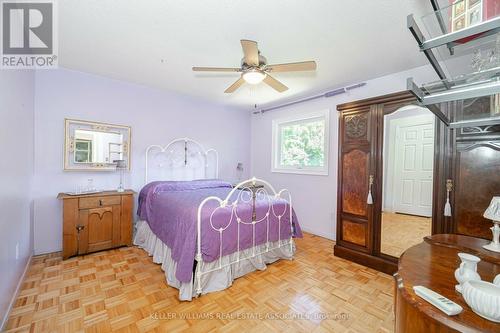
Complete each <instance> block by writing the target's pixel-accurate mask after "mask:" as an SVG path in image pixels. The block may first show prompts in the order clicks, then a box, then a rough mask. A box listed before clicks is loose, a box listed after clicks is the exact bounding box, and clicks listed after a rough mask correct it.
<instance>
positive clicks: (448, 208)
mask: <svg viewBox="0 0 500 333" xmlns="http://www.w3.org/2000/svg"><path fill="white" fill-rule="evenodd" d="M452 190H453V180H451V179H446V203H445V204H444V216H451V204H450V192H451V191H452Z"/></svg>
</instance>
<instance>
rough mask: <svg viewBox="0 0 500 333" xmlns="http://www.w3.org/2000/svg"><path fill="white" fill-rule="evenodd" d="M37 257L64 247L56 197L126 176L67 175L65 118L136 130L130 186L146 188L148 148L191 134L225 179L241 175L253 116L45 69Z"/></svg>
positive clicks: (39, 88) (38, 121)
mask: <svg viewBox="0 0 500 333" xmlns="http://www.w3.org/2000/svg"><path fill="white" fill-rule="evenodd" d="M35 85H36V93H35V105H36V109H35V186H34V192H33V195H34V209H35V253H36V254H40V253H47V252H53V251H59V250H61V248H62V245H61V240H62V222H61V219H62V217H61V216H62V204H61V203H60V202H59V201H58V200H57V199H56V196H57V193H58V192H62V191H72V190H74V188H75V186H76V185H78V184H81V185H85V184H86V183H87V179H88V178H93V179H94V184H95V185H96V186H97V187H100V188H104V189H114V188H116V187H117V185H118V181H119V176H118V174H116V173H106V172H64V171H63V143H64V118H74V119H83V120H93V121H100V122H108V123H113V124H122V125H129V126H131V127H132V150H131V153H132V154H131V160H132V163H131V172H130V173H129V174H127V175H126V180H125V185H126V187H129V188H132V189H134V190H136V191H137V190H139V189H140V188H141V186H142V183H143V178H144V152H145V149H146V147H147V146H148V145H151V144H167V143H168V142H169V141H171V140H172V139H175V138H178V137H190V138H193V139H195V140H198V141H199V142H201V143H202V144H203V145H204V146H205V147H206V148H215V149H217V150H218V151H219V155H220V169H219V170H220V176H221V178H227V179H229V180H231V179H234V178H235V177H236V173H235V168H236V164H237V162H243V163H244V166H245V167H246V168H245V169H246V170H249V165H250V163H249V155H250V115H249V113H248V112H245V111H241V110H234V109H229V108H225V107H223V106H217V105H213V104H210V103H207V102H204V101H201V100H196V99H193V98H189V97H185V96H181V95H178V94H175V93H169V92H165V91H160V90H155V89H151V88H148V87H144V86H139V85H135V84H131V83H126V82H122V81H116V80H112V79H108V78H104V77H100V76H95V75H91V74H85V73H80V72H74V71H69V70H64V69H59V70H51V71H40V72H38V73H37V75H36V80H35Z"/></svg>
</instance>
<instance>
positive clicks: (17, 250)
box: [16, 243, 19, 260]
mask: <svg viewBox="0 0 500 333" xmlns="http://www.w3.org/2000/svg"><path fill="white" fill-rule="evenodd" d="M18 259H19V243H16V260H18Z"/></svg>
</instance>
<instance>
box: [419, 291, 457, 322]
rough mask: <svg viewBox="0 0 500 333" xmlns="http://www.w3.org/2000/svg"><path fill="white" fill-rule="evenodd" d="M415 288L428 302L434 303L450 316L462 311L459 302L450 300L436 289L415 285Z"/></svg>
mask: <svg viewBox="0 0 500 333" xmlns="http://www.w3.org/2000/svg"><path fill="white" fill-rule="evenodd" d="M413 290H414V291H415V293H416V294H417V295H418V296H420V297H422V298H423V299H425V300H426V301H427V302H429V303H431V304H432V305H434V306H435V307H436V308H438V309H439V310H441V311H443V312H444V313H446V314H447V315H448V316H454V315H457V314H459V313H460V312H462V310H463V309H462V307H461V306H460V305H458V304H457V303H455V302H453V301H450V300H449V299H447V298H446V297H444V296H442V295H440V294H438V293H437V292H435V291H432V290H430V289H429V288H426V287H424V286H414V287H413Z"/></svg>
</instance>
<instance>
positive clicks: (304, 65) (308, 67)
mask: <svg viewBox="0 0 500 333" xmlns="http://www.w3.org/2000/svg"><path fill="white" fill-rule="evenodd" d="M314 70H316V62H315V61H302V62H290V63H287V64H276V65H268V66H267V67H266V71H270V72H273V73H275V72H300V71H314Z"/></svg>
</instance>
